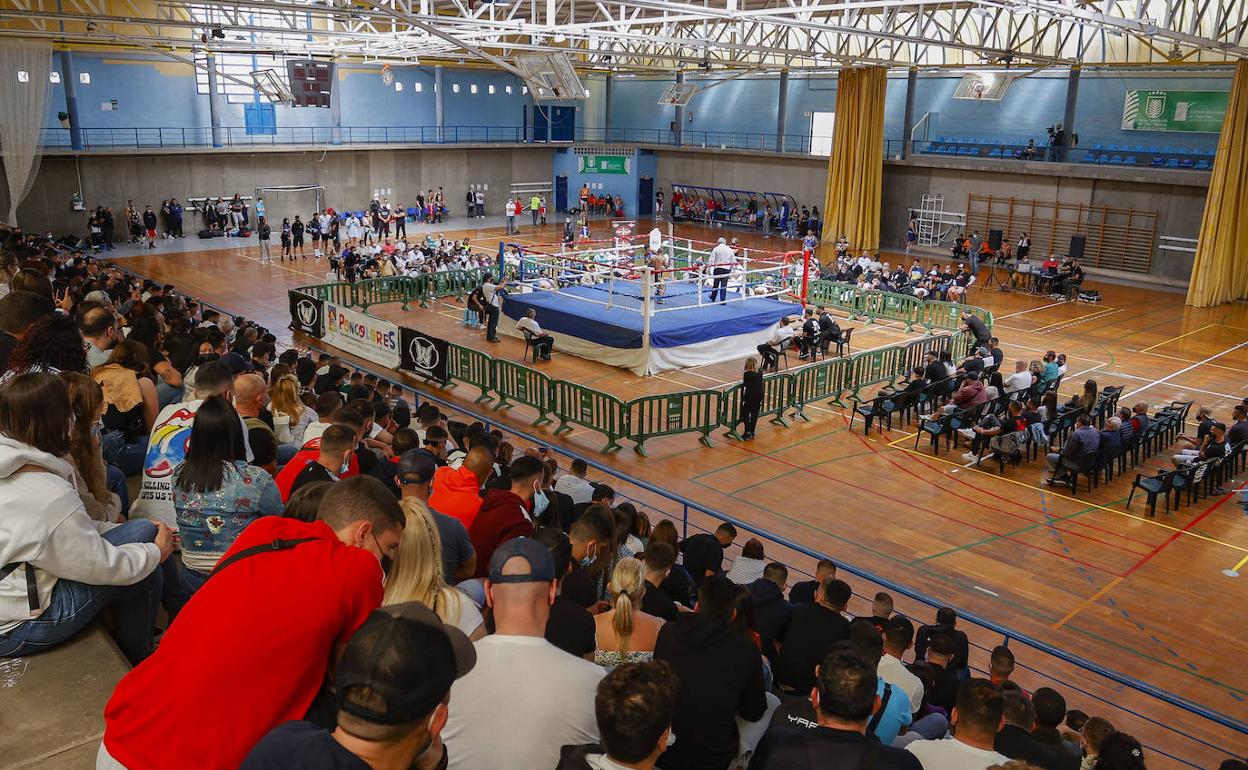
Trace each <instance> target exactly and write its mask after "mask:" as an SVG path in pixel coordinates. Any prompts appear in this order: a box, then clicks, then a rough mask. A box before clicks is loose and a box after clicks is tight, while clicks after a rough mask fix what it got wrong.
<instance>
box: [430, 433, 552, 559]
mask: <svg viewBox="0 0 1248 770" xmlns="http://www.w3.org/2000/svg"><path fill="white" fill-rule="evenodd" d="M507 476H508V478H510V479H511V488H510V489H491V490H490V491H489V492H488V493H486V495H485V499H484V500H482V501H481V511H480V512H479V513H478V514H477V517H476V518H475V519H473V522H472V526H470V527H469V528H468V538H469V539H470V540H472V547H473V549H475V550H476V552H477V574H476V575H474V577H485V576H486V574H487V572H488V570H489V564H490V556H492V555H493V554H494V549H495V548H498V546H499V545H501V544H503V543H505V542H507V541H508V540H511V539H512V538H516V537H530V536H532V534H533V518H534V517H535V516H538V515H540V514H541V511H540V510H538V501H539V500H540V501H543V502H542V503H541V506H540V507H542V508H545V503H544V501H545V499H546V498H545V493H543V492H542V491H541V484H542V461H541V460H538V459H537V458H535V457H529V456H528V455H524V456H523V457H520V458H519V459H518V460H516V461H515V462H513V463H512V464H511V467H510V468H508V469H507ZM430 502H431V503H432V500H431V501H430Z"/></svg>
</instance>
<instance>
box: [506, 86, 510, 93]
mask: <svg viewBox="0 0 1248 770" xmlns="http://www.w3.org/2000/svg"><path fill="white" fill-rule="evenodd" d="M505 90H506V91H507V93H509V94H510V93H511V86H507V88H506V89H505Z"/></svg>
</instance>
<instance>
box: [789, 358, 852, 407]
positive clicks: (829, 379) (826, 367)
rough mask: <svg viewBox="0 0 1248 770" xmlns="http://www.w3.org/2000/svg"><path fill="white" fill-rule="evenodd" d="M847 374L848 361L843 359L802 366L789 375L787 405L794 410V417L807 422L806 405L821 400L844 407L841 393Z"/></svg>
mask: <svg viewBox="0 0 1248 770" xmlns="http://www.w3.org/2000/svg"><path fill="white" fill-rule="evenodd" d="M848 373H849V359H845V358H837V359H834V360H832V361H824V362H823V363H819V364H813V365H811V366H804V367H802V368H801V369H797V370H795V371H794V372H792V373H790V374H789V376H790V377H792V378H793V389H792V391H791V393H790V394H789V405H790V406H792V407H793V408H794V409H795V412H794V416H795V417H798V418H799V419H802V420H807V421H809V420H810V418H809V417H807V416H806V411H805V407H806V405H807V404H809V403H811V402H814V401H822V400H823V399H828V403H830V404H836V405H837V406H841V407H843V406H845V402H844V401H843V400H842V399H841V393H842V391H843V390H844V389H845V378H846V376H847V375H848Z"/></svg>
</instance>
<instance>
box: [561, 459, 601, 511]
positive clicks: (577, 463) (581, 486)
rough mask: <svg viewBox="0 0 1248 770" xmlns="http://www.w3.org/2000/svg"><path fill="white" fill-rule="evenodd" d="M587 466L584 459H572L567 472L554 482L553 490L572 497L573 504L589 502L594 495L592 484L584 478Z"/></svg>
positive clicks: (587, 469) (587, 470)
mask: <svg viewBox="0 0 1248 770" xmlns="http://www.w3.org/2000/svg"><path fill="white" fill-rule="evenodd" d="M588 472H589V466H588V465H586V464H585V461H584V460H579V459H578V460H573V461H572V467H571V469H570V470H569V472H568V473H565V474H563V475H562V476H560V477H559V480H558V481H556V482H555V491H556V492H561V493H563V494H565V495H567V496H568V497H570V498H572V502H573V504H576V505H580V504H583V503H588V502H590V501H591V500H592V499H593V497H594V485H593V484H590V483H589V481H587V480H586V479H585V474H586V473H588Z"/></svg>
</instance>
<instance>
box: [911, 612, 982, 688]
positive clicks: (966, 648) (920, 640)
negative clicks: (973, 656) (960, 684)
mask: <svg viewBox="0 0 1248 770" xmlns="http://www.w3.org/2000/svg"><path fill="white" fill-rule="evenodd" d="M957 625H958V613H957V611H956V610H954V609H953V608H952V607H941V608H940V609H938V610H936V622H935V623H934V624H933V625H930V626H919V630H918V631H917V632H916V633H915V636H914V659H915V660H922V659H923V656H924V653H926V652H927V645H928V642H929V640H930V639H931V638H932V637H933V636H935V635H936V634H946V635H948V636H949V638H950V639H952V640H953V645H954V651H953V660H952V661H950V666H952V667H953V669H954V670H955V671H960V672H962V673H963V675H964V678H965V675H966V674H967V673H968V671H964V669H966V668H967V664H968V661H969V660H970V649H971V647H970V641H969V640H968V639H967V638H966V632H964V631H959V630H958V629H957Z"/></svg>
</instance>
